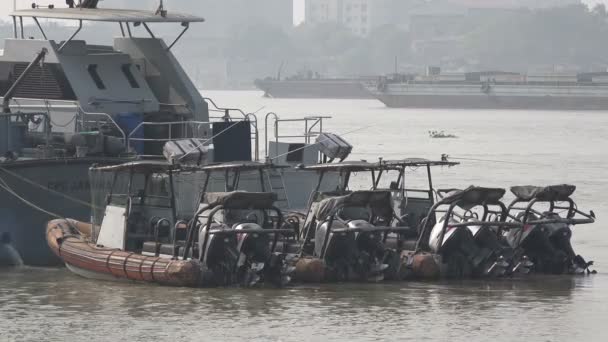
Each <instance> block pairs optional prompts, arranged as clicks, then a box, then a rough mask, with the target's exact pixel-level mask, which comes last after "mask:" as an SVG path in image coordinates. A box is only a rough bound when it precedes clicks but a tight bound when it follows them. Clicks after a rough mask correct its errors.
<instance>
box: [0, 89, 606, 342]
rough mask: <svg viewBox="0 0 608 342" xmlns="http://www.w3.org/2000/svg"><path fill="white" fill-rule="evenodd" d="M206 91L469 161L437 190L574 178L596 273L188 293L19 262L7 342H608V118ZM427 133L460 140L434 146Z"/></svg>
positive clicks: (5, 318) (379, 144)
mask: <svg viewBox="0 0 608 342" xmlns="http://www.w3.org/2000/svg"><path fill="white" fill-rule="evenodd" d="M204 95H205V96H209V97H212V98H213V99H214V100H216V101H217V102H218V104H220V105H225V106H230V107H241V108H243V109H245V110H246V111H250V112H251V111H256V110H258V109H260V108H262V107H263V108H262V109H261V110H259V112H258V116H259V119H260V124H259V126H260V129H261V130H263V126H264V123H263V122H264V120H263V117H264V115H263V114H262V113H266V112H269V111H273V112H276V113H277V114H279V116H280V117H281V118H297V117H301V116H303V115H319V114H325V115H331V116H332V117H333V119H331V120H328V121H327V122H326V123H325V127H324V129H325V130H326V131H331V132H334V133H338V134H340V133H347V134H345V136H344V138H345V139H346V140H348V141H349V142H351V143H352V144H353V145H354V146H355V149H354V151H353V155H352V157H351V159H367V160H369V161H371V160H376V158H377V156H379V155H380V156H384V157H385V158H403V157H425V158H439V157H440V156H441V154H442V153H447V154H449V155H450V156H451V157H452V158H453V160H454V161H460V162H462V165H460V166H457V167H452V168H439V169H436V170H435V172H434V180H435V183H436V187H447V186H450V187H464V186H467V185H471V184H475V185H483V186H498V187H509V186H512V185H522V184H538V185H548V184H555V183H571V184H575V185H577V191H576V193H575V195H574V198H575V200H577V202H578V204H579V208H580V209H583V210H586V211H588V210H589V209H592V210H594V211H595V213H596V215H597V217H598V220H597V222H596V223H595V224H594V225H586V226H579V227H576V228H575V231H574V237H573V244H574V247H575V250H576V251H577V252H578V253H580V254H581V255H583V256H584V257H586V258H587V259H591V260H594V261H595V262H596V266H595V268H596V269H597V270H598V274H597V275H592V276H580V277H567V276H564V277H548V276H547V277H544V276H543V277H534V278H526V279H524V280H521V279H520V280H500V281H492V282H488V281H466V282H463V281H452V282H445V283H422V282H409V283H398V284H348V285H323V286H304V287H294V288H287V289H234V288H229V289H185V288H164V287H158V286H149V285H142V284H123V283H109V282H94V281H90V280H86V279H82V278H79V277H77V276H75V275H72V274H71V273H69V272H68V271H67V270H66V269H64V268H49V269H44V268H29V267H23V268H20V269H18V270H10V271H9V270H0V341H33V340H35V341H59V340H61V341H107V340H121V341H244V340H247V341H376V340H382V341H405V340H410V341H417V340H422V339H424V340H427V341H448V340H449V341H468V342H470V341H488V340H493V341H513V340H515V339H516V338H517V339H521V340H525V341H573V340H579V341H583V340H584V341H604V340H605V337H604V336H603V335H604V333H605V327H604V326H603V324H606V322H608V276H607V274H606V273H605V270H608V267H607V266H606V265H608V248H607V247H608V230H606V227H604V226H605V225H606V222H608V219H607V217H608V172H607V171H606V170H607V169H608V158H607V157H608V151H607V150H608V113H605V112H554V111H552V112H548V111H547V112H545V111H533V112H532V111H509V110H501V111H498V110H475V111H472V110H428V109H418V110H414V109H388V108H385V107H384V106H383V105H382V104H381V103H379V102H376V101H372V100H282V99H265V98H262V97H261V93H259V92H219V91H213V92H205V94H204ZM430 130H438V131H441V130H444V131H445V132H446V133H452V134H456V135H457V136H458V137H459V138H458V139H431V138H429V136H428V131H430ZM292 132H293V133H294V134H295V133H298V132H299V130H298V129H296V128H293V129H292ZM348 132H351V133H348ZM261 136H262V137H263V135H261ZM261 145H263V139H262V142H261ZM262 154H263V153H262ZM456 158H460V159H456ZM471 159H476V160H471ZM479 160H486V161H479Z"/></svg>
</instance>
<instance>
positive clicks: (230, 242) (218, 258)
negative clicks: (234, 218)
mask: <svg viewBox="0 0 608 342" xmlns="http://www.w3.org/2000/svg"><path fill="white" fill-rule="evenodd" d="M208 229H211V231H209V232H207V230H208ZM231 230H232V228H230V227H228V226H227V225H224V224H212V225H211V227H210V228H209V227H207V226H206V227H203V228H202V229H200V234H199V239H198V241H199V247H198V250H199V251H204V252H203V255H202V260H203V265H204V266H205V267H206V268H207V269H206V270H205V272H203V273H204V276H203V277H204V280H203V281H204V282H205V283H209V284H211V285H215V286H226V285H231V284H234V283H235V282H236V278H235V274H234V266H235V265H236V264H237V261H238V258H239V253H238V241H237V237H236V235H234V234H230V231H231ZM205 237H206V239H205ZM205 241H206V246H205Z"/></svg>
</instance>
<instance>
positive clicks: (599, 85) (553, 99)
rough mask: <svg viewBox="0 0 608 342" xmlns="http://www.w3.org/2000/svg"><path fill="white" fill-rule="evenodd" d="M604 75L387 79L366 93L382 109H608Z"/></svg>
mask: <svg viewBox="0 0 608 342" xmlns="http://www.w3.org/2000/svg"><path fill="white" fill-rule="evenodd" d="M607 75H608V74H607V73H605V72H598V73H584V74H545V75H532V74H529V75H526V74H519V73H511V72H471V73H466V74H427V75H392V76H389V77H383V78H381V79H380V81H379V82H378V83H377V84H376V85H369V86H368V87H367V88H368V89H369V91H370V93H372V94H373V95H374V96H375V97H376V98H377V99H378V100H380V101H381V102H383V103H384V104H385V105H386V106H387V107H394V108H461V109H540V110H606V109H608V76H607Z"/></svg>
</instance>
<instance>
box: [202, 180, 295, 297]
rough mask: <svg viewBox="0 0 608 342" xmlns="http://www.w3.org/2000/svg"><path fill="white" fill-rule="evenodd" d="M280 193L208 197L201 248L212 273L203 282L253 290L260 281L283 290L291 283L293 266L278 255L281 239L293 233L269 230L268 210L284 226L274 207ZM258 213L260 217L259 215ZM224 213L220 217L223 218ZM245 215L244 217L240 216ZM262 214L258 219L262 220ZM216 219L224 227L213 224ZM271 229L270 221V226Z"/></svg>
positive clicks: (220, 193)
mask: <svg viewBox="0 0 608 342" xmlns="http://www.w3.org/2000/svg"><path fill="white" fill-rule="evenodd" d="M275 200H276V194H274V193H263V192H241V191H234V192H217V193H211V192H210V193H205V196H204V201H203V202H204V203H205V205H204V206H203V208H201V209H199V212H198V213H197V215H196V216H195V217H196V218H197V219H200V216H202V215H203V213H205V212H206V213H207V214H206V215H207V217H206V218H202V222H201V227H202V228H200V233H199V238H198V241H199V242H198V243H199V251H201V252H200V260H201V261H203V264H204V266H205V267H206V268H208V270H203V273H204V274H206V275H207V277H206V279H205V280H204V281H208V282H210V283H211V284H212V285H229V284H240V285H243V286H253V285H256V284H257V283H259V282H260V281H264V282H271V283H273V284H275V285H279V286H283V285H286V284H287V283H289V281H290V279H291V278H290V273H291V272H293V267H290V266H288V265H287V262H286V261H285V257H284V255H283V254H281V253H277V252H275V249H276V246H277V243H278V239H279V235H280V234H283V233H292V230H291V229H279V228H265V227H266V226H267V223H268V222H267V219H268V215H267V211H274V212H275V213H276V216H275V217H274V221H273V222H274V225H275V226H276V227H281V225H282V223H283V216H282V214H281V211H280V210H279V209H277V208H276V207H274V206H273V203H274V201H275ZM256 213H257V214H256ZM220 214H221V215H220ZM241 214H242V215H241ZM258 214H259V215H258ZM215 216H221V219H220V218H218V219H217V220H219V221H220V222H221V223H218V222H216V221H217V220H214V217H215ZM271 224H272V222H271Z"/></svg>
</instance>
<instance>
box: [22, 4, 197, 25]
mask: <svg viewBox="0 0 608 342" xmlns="http://www.w3.org/2000/svg"><path fill="white" fill-rule="evenodd" d="M10 15H11V16H13V17H34V18H48V19H66V20H87V21H107V22H116V23H118V22H134V23H137V22H142V23H192V22H203V21H205V19H203V18H201V17H197V16H195V15H191V14H185V13H176V12H173V11H167V12H166V13H165V14H164V15H161V14H160V13H156V12H155V11H144V10H134V9H112V8H59V7H58V8H28V9H20V10H16V11H14V12H12V13H11V14H10Z"/></svg>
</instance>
